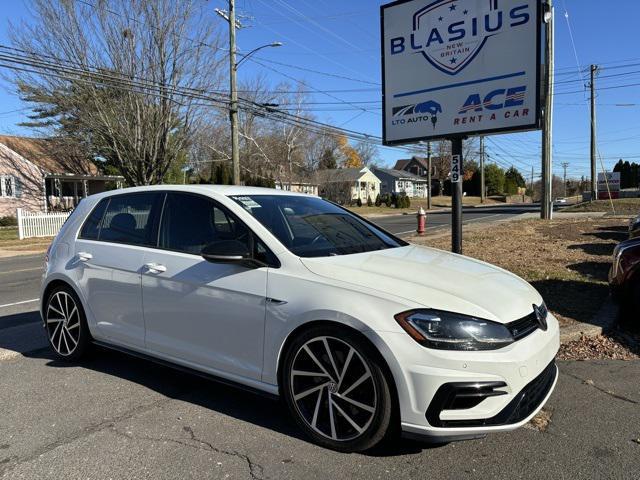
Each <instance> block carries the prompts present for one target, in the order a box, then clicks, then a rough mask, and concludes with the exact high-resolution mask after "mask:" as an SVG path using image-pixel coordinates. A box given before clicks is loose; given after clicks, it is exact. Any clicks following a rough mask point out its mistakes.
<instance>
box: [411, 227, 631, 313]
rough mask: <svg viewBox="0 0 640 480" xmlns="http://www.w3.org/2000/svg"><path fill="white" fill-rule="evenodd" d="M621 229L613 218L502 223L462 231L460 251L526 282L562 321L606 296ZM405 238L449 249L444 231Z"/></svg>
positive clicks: (622, 233)
mask: <svg viewBox="0 0 640 480" xmlns="http://www.w3.org/2000/svg"><path fill="white" fill-rule="evenodd" d="M626 229H627V221H626V220H624V219H618V218H599V219H561V220H560V219H558V220H553V221H551V222H542V221H540V220H524V221H517V222H508V223H503V224H498V225H495V226H492V227H490V228H482V229H479V230H471V231H467V232H465V236H464V242H463V252H464V254H465V255H467V256H470V257H474V258H477V259H480V260H483V261H486V262H489V263H492V264H494V265H497V266H499V267H502V268H504V269H506V270H509V271H511V272H513V273H515V274H516V275H518V276H520V277H522V278H524V279H525V280H527V281H528V282H530V283H531V284H532V285H533V286H534V287H535V288H536V289H537V290H538V291H539V292H540V294H541V295H542V296H543V297H544V299H545V301H546V303H547V305H548V306H549V308H550V309H551V311H553V313H554V314H555V315H556V316H557V318H558V319H559V320H560V323H561V324H562V325H568V324H571V323H574V322H576V321H579V322H589V321H590V320H591V319H592V318H593V316H594V315H595V314H596V312H597V311H598V309H599V308H600V306H601V305H602V303H603V302H604V301H605V299H606V298H607V296H608V294H609V288H608V284H607V274H608V271H609V267H610V265H611V255H612V253H613V249H614V247H615V246H616V245H617V243H618V242H620V241H621V240H624V239H625V238H626V237H627V230H626ZM411 241H412V242H413V243H419V244H424V245H428V246H431V247H436V248H440V249H443V250H449V249H450V248H451V239H450V236H443V237H439V238H428V237H413V238H412V239H411Z"/></svg>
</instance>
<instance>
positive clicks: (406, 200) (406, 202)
mask: <svg viewBox="0 0 640 480" xmlns="http://www.w3.org/2000/svg"><path fill="white" fill-rule="evenodd" d="M404 208H411V199H410V198H409V197H404Z"/></svg>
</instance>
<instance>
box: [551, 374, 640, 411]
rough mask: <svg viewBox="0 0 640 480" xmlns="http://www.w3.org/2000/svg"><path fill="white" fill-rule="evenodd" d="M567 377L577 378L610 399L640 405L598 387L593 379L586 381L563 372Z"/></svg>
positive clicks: (630, 399)
mask: <svg viewBox="0 0 640 480" xmlns="http://www.w3.org/2000/svg"><path fill="white" fill-rule="evenodd" d="M563 373H564V374H565V375H568V376H570V377H572V378H575V379H576V380H580V381H581V382H582V383H583V384H584V385H589V386H590V387H593V388H595V389H596V390H598V391H599V392H602V393H604V394H606V395H609V396H610V397H613V398H615V399H618V400H622V401H623V402H627V403H631V404H633V405H639V404H640V402H638V401H637V400H634V399H632V398H629V397H625V396H624V395H619V394H617V393H615V392H614V391H613V390H607V389H606V388H602V387H600V386H598V385H596V383H595V382H594V381H593V380H591V379H584V378H582V377H579V376H577V375H573V374H572V373H567V372H563Z"/></svg>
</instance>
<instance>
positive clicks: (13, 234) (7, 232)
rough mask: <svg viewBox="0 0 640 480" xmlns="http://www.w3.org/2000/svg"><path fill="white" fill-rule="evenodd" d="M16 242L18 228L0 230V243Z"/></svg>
mask: <svg viewBox="0 0 640 480" xmlns="http://www.w3.org/2000/svg"><path fill="white" fill-rule="evenodd" d="M7 240H18V227H15V228H0V242H4V241H7Z"/></svg>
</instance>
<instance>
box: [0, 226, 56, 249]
mask: <svg viewBox="0 0 640 480" xmlns="http://www.w3.org/2000/svg"><path fill="white" fill-rule="evenodd" d="M51 240H52V238H51V237H42V238H26V239H24V240H20V239H18V228H17V227H16V228H0V252H2V251H5V252H7V251H8V252H22V251H43V250H45V249H46V248H47V246H48V245H49V244H50V243H51Z"/></svg>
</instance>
